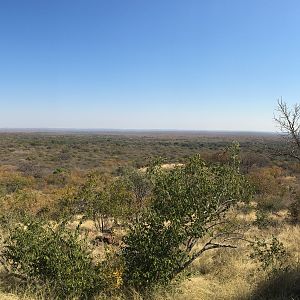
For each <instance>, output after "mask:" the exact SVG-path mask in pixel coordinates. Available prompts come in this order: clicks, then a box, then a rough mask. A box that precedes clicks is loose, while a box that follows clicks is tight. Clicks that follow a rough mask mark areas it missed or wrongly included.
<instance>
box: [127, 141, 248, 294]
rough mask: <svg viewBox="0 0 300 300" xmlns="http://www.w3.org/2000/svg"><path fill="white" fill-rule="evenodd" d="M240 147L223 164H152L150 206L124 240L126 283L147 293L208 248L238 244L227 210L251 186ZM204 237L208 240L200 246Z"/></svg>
mask: <svg viewBox="0 0 300 300" xmlns="http://www.w3.org/2000/svg"><path fill="white" fill-rule="evenodd" d="M237 150H238V149H237V146H235V147H233V149H231V160H230V161H229V162H227V163H225V164H222V165H220V164H216V165H208V164H206V163H205V162H204V161H203V160H202V159H201V158H200V157H199V156H194V157H192V158H190V160H189V161H188V162H187V163H186V164H185V165H184V166H182V167H175V168H174V169H171V170H164V169H163V168H161V167H160V166H154V167H152V168H149V176H150V177H151V178H152V181H153V192H152V199H151V206H150V208H149V209H148V210H147V211H146V212H145V213H144V215H143V217H142V218H141V219H140V220H139V221H138V222H136V223H134V224H133V226H132V227H131V231H130V232H129V234H128V235H127V236H126V237H125V239H124V241H125V243H126V245H125V247H124V248H123V257H124V261H125V269H124V281H125V284H127V285H128V286H133V287H134V288H135V289H137V290H139V291H142V292H143V291H146V290H149V289H152V288H153V287H155V286H156V285H160V284H161V285H165V284H168V283H169V282H170V281H171V280H172V279H174V278H175V277H176V276H177V275H178V274H179V273H181V272H182V271H184V270H185V269H186V268H187V267H188V266H190V265H191V263H192V262H193V261H194V260H195V259H197V258H198V257H199V256H200V255H201V254H202V253H203V252H205V251H207V250H210V249H216V248H228V247H234V245H232V244H230V243H229V241H232V237H233V236H234V238H236V237H237V236H236V233H235V232H234V231H233V230H232V229H231V228H229V227H228V226H227V224H226V219H225V213H226V211H228V209H229V208H230V207H231V206H233V205H234V204H235V203H236V202H237V201H240V200H244V199H245V197H246V196H247V190H248V189H247V187H248V186H247V182H246V181H245V178H244V177H243V176H242V175H241V174H240V172H239V161H238V157H237ZM204 237H208V240H207V242H206V243H204V245H202V247H200V248H199V247H198V246H199V243H198V242H199V241H200V239H202V238H204Z"/></svg>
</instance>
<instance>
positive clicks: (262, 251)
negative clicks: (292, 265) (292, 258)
mask: <svg viewBox="0 0 300 300" xmlns="http://www.w3.org/2000/svg"><path fill="white" fill-rule="evenodd" d="M251 247H252V252H251V254H250V258H251V259H253V260H255V261H257V262H259V263H260V266H261V269H262V270H263V271H266V272H267V273H269V274H273V273H276V272H279V271H284V270H286V260H287V252H286V250H285V248H284V246H283V244H282V243H281V242H280V241H279V240H278V239H277V238H276V237H275V236H273V237H272V240H271V241H270V242H269V243H268V242H266V240H264V239H260V240H256V241H255V242H254V243H253V244H252V245H251Z"/></svg>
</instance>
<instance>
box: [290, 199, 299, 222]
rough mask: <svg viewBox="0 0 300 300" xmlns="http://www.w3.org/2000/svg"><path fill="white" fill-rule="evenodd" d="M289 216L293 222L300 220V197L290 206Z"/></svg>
mask: <svg viewBox="0 0 300 300" xmlns="http://www.w3.org/2000/svg"><path fill="white" fill-rule="evenodd" d="M288 211H289V217H290V220H291V222H292V223H293V224H297V223H299V222H300V199H299V198H297V199H296V200H295V201H294V202H292V203H291V204H290V205H289V206H288Z"/></svg>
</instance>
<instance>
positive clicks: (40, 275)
mask: <svg viewBox="0 0 300 300" xmlns="http://www.w3.org/2000/svg"><path fill="white" fill-rule="evenodd" d="M1 256H2V260H3V261H4V265H5V267H6V269H7V271H8V272H9V273H11V274H13V275H14V276H17V277H19V278H21V279H23V280H24V281H25V282H26V283H31V284H32V283H33V284H34V285H37V284H48V285H49V286H50V287H51V289H52V290H53V291H54V293H55V295H57V297H58V298H59V299H68V298H73V297H78V298H83V299H86V298H90V297H91V296H92V295H93V294H95V293H96V292H98V291H99V290H100V285H101V280H100V272H99V268H98V267H97V266H95V265H94V264H93V263H92V258H91V255H90V253H89V251H88V250H87V248H86V247H85V245H84V243H83V242H82V241H80V240H79V236H78V230H76V231H75V232H71V231H70V230H68V229H67V228H66V227H65V225H64V224H61V225H59V226H57V227H56V228H53V227H52V226H50V225H49V224H43V223H42V222H38V221H32V220H31V221H29V222H27V223H25V224H24V225H23V224H22V225H18V226H17V227H15V228H14V229H12V231H11V233H10V237H9V239H8V240H7V241H6V243H5V245H4V250H3V253H2V255H1Z"/></svg>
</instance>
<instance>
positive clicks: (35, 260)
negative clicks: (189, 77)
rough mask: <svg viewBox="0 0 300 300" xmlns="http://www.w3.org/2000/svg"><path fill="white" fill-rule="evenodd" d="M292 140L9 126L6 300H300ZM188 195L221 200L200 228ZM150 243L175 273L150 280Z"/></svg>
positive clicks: (1, 167) (4, 144) (4, 190)
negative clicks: (234, 147) (287, 150)
mask: <svg viewBox="0 0 300 300" xmlns="http://www.w3.org/2000/svg"><path fill="white" fill-rule="evenodd" d="M233 141H237V142H238V143H239V145H240V149H239V153H238V154H236V155H238V156H235V154H234V155H233V158H234V161H233V162H234V163H232V161H231V155H232V154H231V152H230V151H231V150H230V149H231V148H230V146H231V144H232V142H233ZM284 147H285V144H284V143H283V142H282V141H281V140H280V139H279V138H278V137H277V136H276V135H270V134H255V133H251V134H242V133H209V132H206V133H205V132H36V133H34V132H2V133H0V205H1V210H0V234H1V235H0V238H1V239H0V263H1V274H0V299H8V300H9V299H12V300H13V299H33V300H37V299H150V298H151V299H178V300H179V299H186V300H188V299H191V300H193V299H203V300H206V299H300V261H299V260H300V201H299V199H300V168H299V164H298V163H296V162H295V161H293V160H292V159H290V158H287V157H284V156H282V155H280V154H279V153H280V150H281V149H284ZM197 154H200V158H199V156H195V155H197ZM191 156H192V157H193V158H190V157H191ZM166 164H168V166H169V167H167V168H166V167H163V168H160V167H159V166H161V165H163V166H166ZM237 164H238V165H237ZM232 166H233V167H234V168H237V169H234V168H233V167H232ZM222 172H223V173H222ZM236 172H238V173H236ZM203 174H209V175H208V177H207V178H202V179H201V180H200V179H199V176H200V177H201V176H202V175H203ZM196 175H197V176H198V177H197V176H196ZM240 179H242V183H241V185H240V182H239V184H237V181H238V180H240ZM198 180H200V181H198ZM245 182H246V183H247V184H246V185H245ZM225 183H226V184H225ZM194 186H195V190H194V189H193V188H194ZM229 186H230V187H231V188H230V190H229V188H228V190H227V187H229ZM190 187H193V188H190ZM204 187H205V189H204ZM242 189H245V190H247V191H246V193H244V192H241V191H242ZM224 195H225V196H226V197H227V198H226V197H225V196H224ZM223 196H224V197H223ZM168 197H169V198H168ZM191 197H192V198H193V197H194V199H192V201H191V202H183V201H189V198H191ZM200 198H201V199H200ZM225 198H226V199H225ZM165 199H169V200H165ZM207 199H208V200H207ZM211 199H212V200H211ZM216 199H217V200H216ZM231 200H232V203H231V202H227V201H231ZM233 200H234V201H233ZM159 201H161V202H162V203H163V204H162V206H160V202H159ZM205 201H206V202H205ZM210 201H216V202H210ZM181 203H183V204H182V205H181ZM184 203H190V205H193V203H197V205H198V206H197V207H196V209H199V211H200V212H201V213H202V215H205V214H206V213H207V211H209V209H211V208H209V207H211V206H212V205H215V206H214V207H213V210H212V211H210V214H208V213H207V215H205V216H207V218H208V219H209V220H208V219H207V220H204V219H202V220H201V222H200V219H201V214H200V215H199V216H196V213H190V212H189V211H188V210H187V209H186V206H185V205H186V204H184ZM203 203H204V204H205V205H207V206H205V207H204V208H203V207H202V206H201V205H204V204H203ZM211 203H213V204H211ZM228 203H230V204H228ZM200 206H201V207H200ZM199 207H200V208H201V209H200V208H199ZM175 208H176V209H175ZM220 209H222V212H219V210H220ZM170 211H171V212H170ZM184 214H185V215H184ZM162 215H163V216H164V218H162ZM174 215H175V216H174ZM215 215H217V217H215ZM187 216H188V217H189V219H188V220H186V219H185V218H186V217H187ZM155 220H156V221H155ZM177 220H180V221H178V223H176V222H177ZM143 222H144V223H143ZM155 222H157V228H156V226H155ZM159 222H161V223H159ZM197 222H198V223H197ZM141 224H146V225H145V226H144V227H143V226H142V225H141ZM159 224H160V225H159ZM174 224H176V226H175V225H174ZM158 225H159V226H158ZM196 225H197V226H196ZM151 226H153V231H151V232H150V231H149V230H148V229H149V228H150V227H151ZM180 226H181V227H180ZM179 227H180V228H181V229H183V231H184V234H186V236H185V237H188V239H185V238H182V236H183V235H184V234H183V233H182V231H180V230H181V229H180V230H179V229H178V228H179ZM151 228H152V227H151ZM151 228H150V229H151ZM211 228H213V230H211ZM187 232H188V233H187ZM172 234H173V239H168V237H172ZM155 236H157V237H158V239H159V238H161V239H164V243H158V242H157V239H156V240H155V239H154V238H153V237H155ZM181 238H182V239H181ZM212 238H214V240H213V241H212V242H210V243H209V241H210V239H212ZM145 239H147V240H149V243H148V244H147V243H146V244H144V242H145ZM151 239H154V240H151ZM176 239H178V243H177V244H176V243H175V242H174V240H176ZM172 243H174V245H173V246H169V244H172ZM45 244H46V246H45V247H44V248H43V245H45ZM167 244H168V246H166V245H167ZM205 245H209V247H211V249H209V250H207V251H206V248H205ZM214 245H217V246H216V247H215V248H214ZM220 245H221V246H222V247H221V246H220ZM224 245H227V246H228V247H227V246H226V247H223V246H224ZM138 247H140V248H138ZM143 247H144V248H147V247H149V252H147V253H146V252H145V253H146V254H147V257H150V256H152V258H153V260H149V261H152V262H155V263H157V264H158V265H159V264H164V265H165V266H166V268H165V269H162V270H161V269H160V268H159V266H158V267H157V268H153V266H149V268H148V269H149V270H150V271H149V273H147V274H146V275H147V276H146V275H145V272H144V274H141V273H142V272H141V270H143V269H144V268H145V266H144V265H143V263H144V264H146V263H149V262H148V261H147V260H144V261H143V260H142V259H141V261H138V258H139V257H143V256H142V254H143V255H145V253H142V252H143V251H144V250H145V249H143ZM204 248H205V251H203V253H202V254H201V255H199V256H197V257H196V258H195V259H194V260H193V261H192V262H191V263H190V264H187V266H186V267H184V268H182V270H181V271H180V272H177V269H178V265H180V264H181V263H183V262H187V261H188V260H189V259H190V258H191V257H192V256H193V255H194V254H195V253H198V252H199V251H200V252H201V249H204ZM207 248H208V247H207ZM47 249H52V250H51V251H49V252H47V251H48V250H47ZM147 249H148V248H147ZM145 251H146V250H145ZM168 251H169V252H170V253H169V252H168ZM167 252H168V253H169V254H168V255H169V256H167V254H166V253H167ZM60 255H61V257H58V256H60ZM170 257H171V258H174V260H175V259H177V261H176V264H174V261H172V259H170ZM183 264H184V263H183ZM68 268H69V269H68ZM148 269H147V270H148ZM179 269H180V267H179ZM164 272H166V273H167V272H168V273H167V274H164ZM76 274H78V276H77V275H76ZM76 276H77V277H76ZM151 282H154V283H156V282H157V284H152V283H151ZM148 283H149V287H147V284H148ZM150 283H151V284H150Z"/></svg>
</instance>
